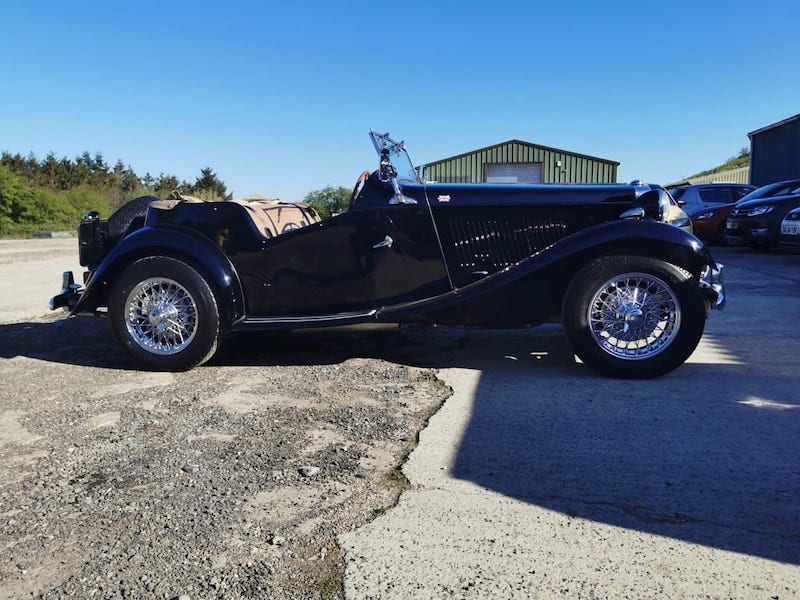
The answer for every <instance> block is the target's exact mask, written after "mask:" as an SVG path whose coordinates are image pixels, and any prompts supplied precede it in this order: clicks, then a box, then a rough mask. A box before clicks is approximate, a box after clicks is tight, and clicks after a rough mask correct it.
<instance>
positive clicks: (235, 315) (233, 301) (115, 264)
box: [70, 227, 245, 323]
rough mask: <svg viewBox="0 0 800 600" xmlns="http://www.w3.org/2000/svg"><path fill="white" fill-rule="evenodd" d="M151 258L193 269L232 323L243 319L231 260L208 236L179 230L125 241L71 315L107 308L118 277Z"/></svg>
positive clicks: (151, 230) (140, 232) (139, 233)
mask: <svg viewBox="0 0 800 600" xmlns="http://www.w3.org/2000/svg"><path fill="white" fill-rule="evenodd" d="M148 256H170V257H172V258H177V259H181V260H183V261H185V262H186V263H188V264H190V265H192V267H193V268H195V269H197V271H198V272H199V273H200V274H201V275H203V276H204V277H206V278H207V279H208V283H209V285H210V286H211V287H212V289H214V291H215V292H216V293H217V294H218V298H219V300H220V302H221V304H222V306H221V308H223V309H224V310H225V314H226V316H227V318H228V320H229V322H230V323H235V322H236V321H238V320H240V319H241V318H243V317H244V315H245V305H244V293H243V292H242V286H241V282H240V281H239V276H238V275H237V273H236V269H235V268H234V266H233V265H232V264H231V262H230V260H228V257H227V256H225V254H223V252H222V251H221V250H220V249H219V248H218V247H217V246H215V245H214V244H213V243H212V242H211V241H210V240H209V239H208V238H206V237H205V236H203V235H201V234H199V233H197V232H195V231H193V230H191V229H185V228H178V227H142V228H141V229H137V230H136V231H135V232H133V233H132V234H130V235H129V236H127V237H125V238H124V239H123V240H122V241H121V242H120V243H119V244H118V245H117V246H115V247H114V249H113V250H111V252H110V253H109V254H108V255H107V256H106V257H105V258H104V259H103V262H101V263H100V265H99V266H98V267H97V269H96V270H95V271H94V272H93V273H92V276H91V278H90V279H89V281H88V283H87V285H86V289H85V291H84V292H83V294H82V295H81V297H80V299H79V300H78V303H77V304H76V305H75V308H73V309H72V311H71V312H70V315H77V314H87V313H95V312H96V311H97V309H98V308H99V307H101V306H107V305H108V296H109V293H110V291H111V288H112V287H113V285H114V283H115V282H116V280H117V278H118V277H119V275H120V274H121V273H122V272H123V271H124V270H125V268H126V267H127V266H128V265H130V264H131V263H133V262H135V261H137V260H139V259H141V258H145V257H148Z"/></svg>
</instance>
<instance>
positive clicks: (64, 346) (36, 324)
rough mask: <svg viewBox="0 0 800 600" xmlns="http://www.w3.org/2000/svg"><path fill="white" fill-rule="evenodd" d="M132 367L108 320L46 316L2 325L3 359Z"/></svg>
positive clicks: (112, 367) (98, 366)
mask: <svg viewBox="0 0 800 600" xmlns="http://www.w3.org/2000/svg"><path fill="white" fill-rule="evenodd" d="M18 356H24V357H28V358H33V359H37V360H44V361H48V362H55V363H60V364H66V365H76V366H84V367H97V368H101V369H122V370H133V369H134V367H133V365H132V364H131V363H130V362H129V361H128V359H127V357H126V356H125V354H124V353H123V352H122V350H120V349H119V347H118V346H117V345H116V343H115V342H114V338H113V337H112V335H111V330H110V329H109V327H108V324H107V323H106V322H105V319H91V318H74V319H65V318H61V319H47V320H41V321H39V320H37V321H29V322H22V323H6V324H2V325H0V358H9V359H10V358H15V357H18Z"/></svg>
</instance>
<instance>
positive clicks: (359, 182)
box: [347, 171, 370, 210]
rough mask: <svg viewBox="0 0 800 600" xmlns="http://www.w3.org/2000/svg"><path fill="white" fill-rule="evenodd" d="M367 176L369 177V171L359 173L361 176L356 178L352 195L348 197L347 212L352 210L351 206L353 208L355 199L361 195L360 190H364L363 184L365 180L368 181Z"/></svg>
mask: <svg viewBox="0 0 800 600" xmlns="http://www.w3.org/2000/svg"><path fill="white" fill-rule="evenodd" d="M369 176H370V172H369V171H364V172H363V173H361V175H359V176H358V179H357V180H356V185H355V187H353V193H352V194H351V195H350V204H348V205H347V210H350V209H351V208H353V206H355V204H356V198H358V195H359V194H360V193H361V190H363V189H364V184H365V183H366V182H367V179H369Z"/></svg>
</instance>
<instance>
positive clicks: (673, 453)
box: [0, 318, 800, 564]
mask: <svg viewBox="0 0 800 600" xmlns="http://www.w3.org/2000/svg"><path fill="white" fill-rule="evenodd" d="M725 335H726V334H722V335H715V334H714V333H710V332H707V334H706V338H705V339H704V343H707V344H716V345H718V346H720V347H730V346H732V345H735V342H733V341H731V340H730V339H728V338H726V337H725ZM0 340H2V344H0V357H2V358H13V357H15V356H26V357H30V358H34V359H39V360H46V361H52V362H57V363H62V364H70V365H80V366H87V367H95V368H105V369H125V370H127V369H133V366H132V365H131V363H130V362H129V361H128V359H127V357H126V356H125V354H124V353H123V352H122V351H121V350H119V349H118V347H117V346H116V344H115V342H114V340H113V338H112V336H111V333H110V331H109V328H108V326H107V323H105V322H104V321H103V320H101V319H83V318H77V319H62V320H57V321H53V322H29V323H17V324H8V325H0ZM352 358H377V359H383V360H388V361H391V362H396V363H398V364H404V365H408V366H418V367H425V368H427V367H432V368H450V367H455V368H467V369H476V370H479V371H481V372H482V375H481V380H480V383H479V385H478V388H477V390H476V392H475V394H474V400H473V406H472V414H471V418H470V422H469V425H468V427H467V429H466V431H465V432H464V435H463V437H462V439H461V442H460V446H459V450H458V453H457V457H456V460H455V462H454V464H453V465H452V475H453V476H454V477H456V478H459V479H463V480H468V481H471V482H474V483H476V484H478V485H480V486H481V487H483V488H486V489H489V490H493V491H496V492H498V493H501V494H503V495H506V496H509V497H512V498H516V499H518V500H521V501H524V502H528V503H532V504H536V505H539V506H542V507H544V508H547V509H550V510H554V511H560V512H562V513H565V514H568V515H571V516H575V517H579V518H584V519H589V520H593V521H598V522H603V523H606V524H610V525H614V526H618V527H622V528H627V529H631V530H636V531H642V532H646V533H650V534H656V535H661V536H667V537H672V538H676V539H680V540H684V541H687V542H691V543H696V544H702V545H705V546H710V547H714V548H719V549H723V550H729V551H734V552H740V553H745V554H749V555H754V556H761V557H764V558H768V559H772V560H777V561H782V562H788V563H794V564H800V505H798V503H797V498H798V497H800V460H799V459H798V456H799V455H798V453H797V440H798V439H800V401H798V400H797V394H796V389H795V388H794V387H793V386H794V385H795V384H796V379H793V378H790V377H789V376H788V375H786V374H784V371H785V369H784V370H783V371H781V370H780V369H779V370H777V371H776V370H775V369H770V368H759V369H758V370H756V369H753V368H752V367H751V366H750V365H748V364H747V363H746V362H745V363H742V361H738V360H732V361H730V363H731V364H715V365H713V366H711V365H708V364H701V363H696V362H690V363H687V364H685V365H683V366H682V367H681V368H679V369H678V370H676V371H674V372H673V373H671V374H669V375H667V376H664V377H662V378H660V379H656V380H650V381H635V380H615V379H606V378H602V377H599V376H598V375H596V374H595V373H593V372H592V371H590V370H589V369H588V368H586V367H585V366H584V365H582V364H579V363H578V362H577V361H576V359H575V357H574V355H573V353H572V350H571V348H570V346H569V344H568V342H567V339H566V337H565V336H564V334H563V331H562V329H561V328H560V327H559V326H553V325H547V326H543V327H540V328H536V329H533V330H523V331H480V330H455V329H436V328H433V329H413V328H412V329H408V328H406V329H403V330H400V329H398V328H397V326H372V327H351V328H340V329H335V330H306V331H295V332H291V333H268V334H259V335H257V334H247V335H237V336H233V337H232V338H230V339H228V340H227V341H226V344H225V345H224V346H223V348H222V350H221V351H220V352H219V353H218V355H217V356H216V357H215V358H214V359H213V360H212V361H211V362H210V363H209V364H210V365H213V366H252V367H255V368H261V367H264V366H271V365H326V364H338V363H341V362H344V361H346V360H348V359H352ZM734 358H735V357H734ZM786 360H790V357H786ZM723 362H725V361H723ZM709 368H713V369H714V372H715V377H714V378H713V381H712V384H713V385H709V383H708V382H709V378H708V369H709ZM779 371H780V372H779ZM703 380H705V381H706V382H707V383H706V384H705V385H704V386H699V384H698V382H700V381H703Z"/></svg>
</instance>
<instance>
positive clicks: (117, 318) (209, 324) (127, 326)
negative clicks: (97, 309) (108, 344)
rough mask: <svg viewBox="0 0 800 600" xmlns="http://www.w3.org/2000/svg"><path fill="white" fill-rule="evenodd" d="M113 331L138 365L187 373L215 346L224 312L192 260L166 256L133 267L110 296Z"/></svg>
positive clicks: (137, 262)
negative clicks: (221, 316) (221, 314)
mask: <svg viewBox="0 0 800 600" xmlns="http://www.w3.org/2000/svg"><path fill="white" fill-rule="evenodd" d="M109 314H110V317H111V329H112V331H113V332H114V337H116V339H117V341H118V342H119V344H120V346H122V348H123V349H124V350H125V351H126V352H127V353H128V354H129V355H130V357H131V358H132V359H133V360H134V362H135V363H137V364H138V365H140V366H142V367H144V368H146V369H149V370H154V371H185V370H188V369H191V368H192V367H195V366H197V365H201V364H203V363H204V362H206V361H207V360H208V359H210V358H211V357H212V356H213V355H214V353H215V352H216V350H217V346H218V344H219V340H220V336H221V333H220V332H221V328H220V316H219V309H218V306H217V301H216V298H215V296H214V292H213V291H212V290H211V288H210V286H209V285H208V283H207V282H206V281H205V279H203V277H202V276H201V275H200V274H199V273H198V272H197V271H196V270H195V269H194V268H192V267H191V266H189V265H188V264H186V263H184V262H182V261H180V260H177V259H174V258H168V257H164V256H155V257H149V258H143V259H141V260H138V261H136V262H135V263H133V264H132V265H130V266H129V267H128V268H127V269H125V271H124V272H123V273H122V275H121V276H120V278H119V279H118V280H117V282H116V283H115V284H114V287H113V288H112V291H111V297H110V299H109Z"/></svg>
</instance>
